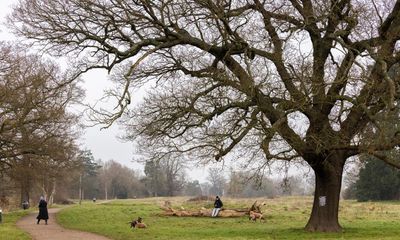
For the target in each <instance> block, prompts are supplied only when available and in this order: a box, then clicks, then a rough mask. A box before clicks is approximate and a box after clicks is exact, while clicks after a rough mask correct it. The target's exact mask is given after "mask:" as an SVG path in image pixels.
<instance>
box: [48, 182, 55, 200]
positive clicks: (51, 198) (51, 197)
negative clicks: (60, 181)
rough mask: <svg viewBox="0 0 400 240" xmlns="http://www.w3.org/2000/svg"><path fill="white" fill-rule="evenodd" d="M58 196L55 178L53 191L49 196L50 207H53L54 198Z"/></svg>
mask: <svg viewBox="0 0 400 240" xmlns="http://www.w3.org/2000/svg"><path fill="white" fill-rule="evenodd" d="M55 195H56V179H55V178H53V187H52V189H51V193H50V196H49V205H53V203H54V196H55Z"/></svg>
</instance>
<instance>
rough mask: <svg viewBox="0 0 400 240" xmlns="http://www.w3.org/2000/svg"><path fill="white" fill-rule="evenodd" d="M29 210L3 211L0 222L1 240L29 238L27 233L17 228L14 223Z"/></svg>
mask: <svg viewBox="0 0 400 240" xmlns="http://www.w3.org/2000/svg"><path fill="white" fill-rule="evenodd" d="M29 213H30V211H22V210H21V211H15V212H10V213H6V214H4V213H3V216H2V219H3V221H2V223H0V239H1V240H3V239H4V240H26V239H31V238H30V237H29V235H28V234H27V233H25V232H24V231H22V230H20V229H18V228H17V227H16V226H15V223H16V222H17V220H18V219H20V218H21V217H23V216H26V215H27V214H29Z"/></svg>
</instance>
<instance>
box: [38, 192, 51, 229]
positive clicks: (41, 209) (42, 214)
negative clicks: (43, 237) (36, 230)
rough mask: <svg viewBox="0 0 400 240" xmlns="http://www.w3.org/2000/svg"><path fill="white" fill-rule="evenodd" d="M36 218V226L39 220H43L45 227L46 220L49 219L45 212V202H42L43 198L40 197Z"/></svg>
mask: <svg viewBox="0 0 400 240" xmlns="http://www.w3.org/2000/svg"><path fill="white" fill-rule="evenodd" d="M36 218H37V224H39V222H40V220H41V219H44V221H45V222H46V225H47V219H49V213H48V211H47V202H46V200H44V197H40V201H39V215H38V216H37V217H36Z"/></svg>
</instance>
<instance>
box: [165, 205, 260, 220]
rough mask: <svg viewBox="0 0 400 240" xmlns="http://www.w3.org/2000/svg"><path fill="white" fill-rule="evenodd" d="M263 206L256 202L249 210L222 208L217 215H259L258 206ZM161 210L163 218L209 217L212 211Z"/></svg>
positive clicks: (205, 209)
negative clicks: (250, 213)
mask: <svg viewBox="0 0 400 240" xmlns="http://www.w3.org/2000/svg"><path fill="white" fill-rule="evenodd" d="M261 205H265V204H259V203H257V201H255V202H254V203H253V205H252V206H251V207H250V208H241V209H226V208H222V209H221V211H220V212H219V213H218V217H226V218H229V217H242V216H246V215H249V212H250V211H254V212H258V213H261V210H260V206H261ZM161 209H163V210H164V212H163V213H162V215H164V216H177V217H211V212H212V209H207V208H204V207H202V208H201V209H199V210H185V209H182V210H177V209H173V208H172V207H171V206H170V205H168V204H164V206H161Z"/></svg>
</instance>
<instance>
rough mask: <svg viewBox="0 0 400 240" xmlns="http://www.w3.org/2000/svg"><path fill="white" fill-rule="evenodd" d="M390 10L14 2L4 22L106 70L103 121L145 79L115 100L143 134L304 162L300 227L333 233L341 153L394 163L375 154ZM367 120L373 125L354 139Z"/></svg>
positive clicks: (391, 58) (200, 154)
mask: <svg viewBox="0 0 400 240" xmlns="http://www.w3.org/2000/svg"><path fill="white" fill-rule="evenodd" d="M399 11H400V1H395V0H389V1H375V0H371V1H370V2H368V3H367V2H365V1H362V0H331V1H326V0H303V1H298V0H282V1H275V0H218V1H211V0H176V1H167V0H156V1H153V0H151V1H150V0H131V1H128V0H118V1H116V0H115V1H114V0H69V1H64V0H51V1H50V0H22V1H20V4H19V5H17V6H16V7H15V11H14V12H13V14H12V16H10V24H11V25H13V28H14V30H15V32H16V33H17V34H20V35H22V36H25V37H27V38H29V39H32V40H34V41H36V43H37V44H40V45H42V46H44V47H45V48H46V49H47V50H48V51H49V52H50V53H53V54H55V55H63V54H69V55H70V56H74V59H76V61H75V69H76V70H77V72H76V73H77V74H79V73H81V72H85V71H88V70H89V69H93V68H104V69H107V70H109V71H111V70H113V71H112V72H113V77H114V80H116V81H117V82H119V83H121V84H122V85H121V89H120V90H121V91H120V92H119V93H118V94H117V92H112V94H114V95H115V96H116V97H118V98H119V102H118V107H119V111H118V112H116V113H114V114H111V113H107V114H106V118H104V120H105V123H106V124H111V123H112V121H113V120H115V119H117V118H118V117H120V116H121V115H122V113H123V112H126V111H125V110H126V108H127V106H128V104H129V103H130V102H131V93H132V92H133V90H134V89H136V88H140V87H141V86H143V85H144V84H146V83H148V82H151V81H153V82H155V83H154V90H152V91H151V93H150V94H149V95H150V96H149V97H148V98H146V99H145V101H144V103H143V105H142V106H141V107H140V108H138V109H137V110H136V111H133V112H128V113H129V114H128V116H129V118H130V119H132V121H130V122H129V127H130V129H131V130H132V131H133V133H132V136H137V135H140V136H141V138H140V139H139V140H140V142H142V143H143V144H146V145H148V146H153V147H154V149H160V150H161V151H164V153H166V154H168V153H171V152H172V153H177V152H179V153H190V154H196V155H191V156H192V157H194V156H196V158H197V159H203V160H204V161H211V160H212V159H215V160H216V161H221V160H223V159H225V158H227V156H229V155H233V154H236V155H237V156H236V157H235V159H238V158H242V159H247V160H248V162H247V165H248V166H251V164H255V165H258V168H257V169H262V168H263V167H265V166H266V165H267V164H268V163H269V162H270V161H271V160H284V161H291V160H295V159H302V160H304V161H305V162H306V163H307V164H308V165H309V166H310V167H311V168H312V169H313V170H314V173H315V179H316V188H315V197H314V203H313V208H312V213H311V216H310V219H309V221H308V223H307V225H306V229H307V230H309V231H340V230H341V226H340V224H339V221H338V209H339V192H340V188H341V180H342V172H343V166H344V164H345V162H346V160H347V159H348V158H349V157H351V156H354V155H357V154H360V153H368V154H371V155H374V156H376V157H379V158H380V159H381V160H383V161H385V162H386V163H388V164H390V165H393V166H399V165H400V164H399V162H398V161H395V160H393V159H389V158H387V157H386V155H383V154H381V153H382V151H384V150H390V149H393V148H394V147H395V146H397V145H398V144H399V143H400V138H399V136H400V135H399V134H398V130H396V131H391V132H388V131H382V129H381V128H380V126H379V123H378V122H376V121H375V116H376V115H377V114H381V116H384V117H387V118H395V119H398V116H397V115H394V114H391V113H393V111H395V109H397V108H398V107H399V106H398V104H397V103H396V100H397V99H398V98H399V97H400V95H399V78H398V77H397V76H393V75H392V76H391V75H389V74H388V72H390V70H391V69H392V66H393V65H394V64H395V63H396V62H398V60H399V58H400V54H399V52H398V50H399V44H398V40H399V38H400V12H399ZM74 76H75V75H74ZM100 120H101V119H100ZM381 122H382V121H381ZM367 127H372V128H374V131H375V132H376V133H377V135H379V137H376V136H375V137H374V138H373V139H370V140H369V141H362V138H363V135H362V133H363V131H364V130H365V129H366V128H367ZM211 156H212V157H211Z"/></svg>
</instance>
